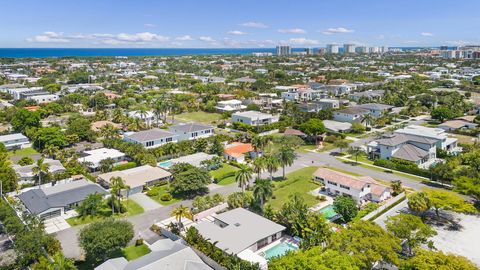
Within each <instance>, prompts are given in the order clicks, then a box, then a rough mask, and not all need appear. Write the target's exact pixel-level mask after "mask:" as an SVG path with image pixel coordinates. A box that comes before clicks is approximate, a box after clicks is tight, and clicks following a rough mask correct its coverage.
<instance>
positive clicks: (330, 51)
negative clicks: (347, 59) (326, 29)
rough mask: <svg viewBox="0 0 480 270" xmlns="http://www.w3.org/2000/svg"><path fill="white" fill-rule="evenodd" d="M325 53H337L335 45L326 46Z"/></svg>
mask: <svg viewBox="0 0 480 270" xmlns="http://www.w3.org/2000/svg"><path fill="white" fill-rule="evenodd" d="M327 53H338V45H337V44H327Z"/></svg>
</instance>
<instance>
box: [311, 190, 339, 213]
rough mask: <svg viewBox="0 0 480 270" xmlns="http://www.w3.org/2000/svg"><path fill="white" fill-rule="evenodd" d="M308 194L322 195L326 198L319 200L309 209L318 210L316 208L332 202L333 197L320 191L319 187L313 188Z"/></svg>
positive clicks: (318, 208)
mask: <svg viewBox="0 0 480 270" xmlns="http://www.w3.org/2000/svg"><path fill="white" fill-rule="evenodd" d="M310 194H312V195H313V196H322V195H323V196H325V198H326V199H327V200H326V201H323V202H319V203H318V204H316V205H315V206H312V207H310V208H309V210H310V211H312V212H318V210H320V209H322V208H325V207H327V206H329V205H332V204H333V197H332V196H330V195H328V194H327V193H326V192H322V190H321V188H317V189H315V190H312V191H311V192H310Z"/></svg>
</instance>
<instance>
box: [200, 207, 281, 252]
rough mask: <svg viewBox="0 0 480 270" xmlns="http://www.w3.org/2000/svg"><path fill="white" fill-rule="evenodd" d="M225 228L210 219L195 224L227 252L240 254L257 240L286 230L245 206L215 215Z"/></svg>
mask: <svg viewBox="0 0 480 270" xmlns="http://www.w3.org/2000/svg"><path fill="white" fill-rule="evenodd" d="M214 218H215V219H216V220H218V221H220V222H221V223H224V224H227V225H226V226H224V227H223V228H222V227H220V226H218V225H216V224H214V223H213V222H210V221H203V222H200V223H198V224H197V225H195V227H196V228H197V229H198V231H199V232H200V234H201V235H202V236H203V237H204V238H206V239H210V241H211V242H217V247H219V248H221V249H223V250H225V251H226V252H227V253H233V254H238V253H240V252H242V251H243V250H245V249H247V248H248V247H250V246H251V245H253V244H255V243H256V242H258V241H260V240H262V239H264V238H265V237H268V236H271V235H273V234H276V233H278V232H281V231H283V230H285V227H284V226H282V225H279V224H277V223H275V222H273V221H270V220H268V219H266V218H264V217H262V216H259V215H257V214H255V213H253V212H250V211H248V210H245V209H243V208H236V209H233V210H230V211H227V212H224V213H222V214H219V215H217V216H215V217H214Z"/></svg>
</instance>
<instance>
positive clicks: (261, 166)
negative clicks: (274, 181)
mask: <svg viewBox="0 0 480 270" xmlns="http://www.w3.org/2000/svg"><path fill="white" fill-rule="evenodd" d="M252 166H253V171H254V172H255V173H256V174H257V178H258V179H260V177H261V174H262V172H263V171H264V170H265V169H266V168H267V166H266V163H265V157H264V156H261V157H256V158H255V159H254V160H253V162H252Z"/></svg>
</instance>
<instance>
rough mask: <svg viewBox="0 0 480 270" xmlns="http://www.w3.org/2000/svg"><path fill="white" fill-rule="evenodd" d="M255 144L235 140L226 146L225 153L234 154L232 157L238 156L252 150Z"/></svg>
mask: <svg viewBox="0 0 480 270" xmlns="http://www.w3.org/2000/svg"><path fill="white" fill-rule="evenodd" d="M253 150H254V149H253V146H252V144H251V143H240V142H235V143H232V144H230V145H227V146H226V147H225V150H224V151H225V154H227V155H229V156H232V157H238V156H240V155H242V154H245V153H248V152H252V151H253Z"/></svg>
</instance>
